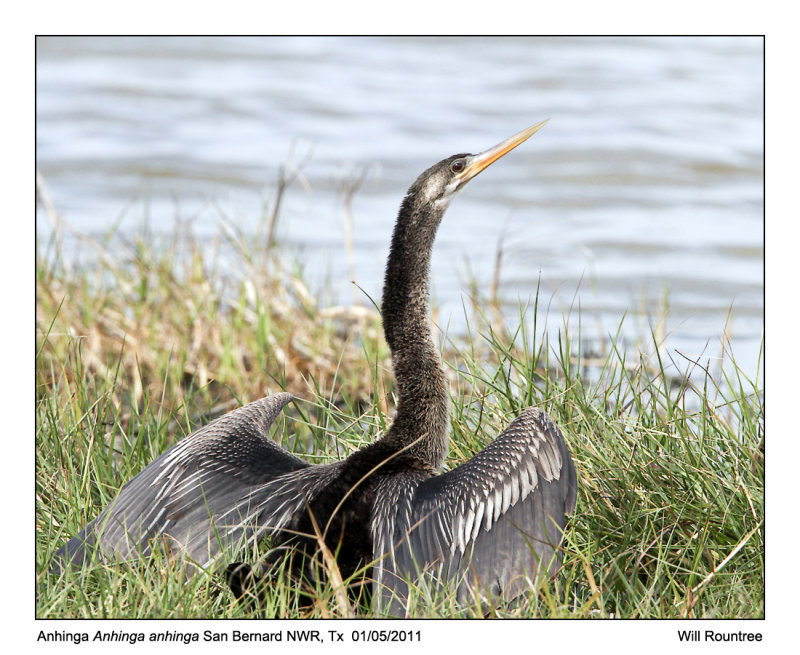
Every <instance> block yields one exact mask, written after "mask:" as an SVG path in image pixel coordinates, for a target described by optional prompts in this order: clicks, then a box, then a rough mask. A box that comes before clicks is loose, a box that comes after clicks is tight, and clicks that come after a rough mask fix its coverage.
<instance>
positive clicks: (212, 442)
mask: <svg viewBox="0 0 800 655" xmlns="http://www.w3.org/2000/svg"><path fill="white" fill-rule="evenodd" d="M291 399H292V396H291V395H290V394H288V393H280V394H275V395H272V396H267V397H266V398H262V399H261V400H257V401H255V402H253V403H250V404H248V405H245V406H244V407H240V408H239V409H236V410H234V411H232V412H230V413H228V414H226V415H225V416H223V417H221V418H219V419H217V420H215V421H212V422H211V423H209V424H208V425H206V426H204V427H203V428H201V429H200V430H198V431H197V432H195V433H193V434H192V435H190V436H188V437H186V438H185V439H184V440H182V441H181V442H179V443H178V444H176V445H175V446H173V447H172V448H171V449H169V450H168V451H166V452H165V453H163V454H162V455H161V456H160V457H158V458H157V459H156V460H155V461H153V462H152V463H151V464H150V465H148V466H147V467H146V468H145V469H144V470H143V471H142V472H141V473H139V474H138V475H137V476H136V477H134V478H133V479H132V480H130V481H129V482H128V483H127V484H125V486H123V487H122V489H121V490H120V493H119V495H118V496H117V497H116V499H114V501H112V502H111V503H110V504H109V505H108V507H106V508H105V509H104V510H103V511H102V512H101V513H100V515H99V516H98V517H97V518H96V519H95V520H94V521H92V522H91V523H89V524H88V525H87V526H86V527H85V528H84V529H83V530H82V531H81V532H80V533H79V534H78V535H77V536H76V537H74V538H73V539H71V540H70V541H69V542H68V543H67V544H65V545H64V546H63V547H62V548H61V549H60V550H59V551H58V552H57V553H56V555H55V557H54V560H53V564H52V566H53V568H54V569H56V570H58V569H60V568H61V567H62V566H63V565H64V564H66V563H67V562H71V563H73V564H74V565H80V564H82V563H83V562H84V561H85V560H86V558H87V557H88V556H89V554H90V553H91V551H93V550H94V549H95V548H96V547H97V548H98V549H99V551H100V554H101V555H102V556H104V557H114V558H117V559H130V558H132V557H137V556H140V555H147V554H149V553H150V552H151V541H152V540H153V539H156V538H161V537H163V538H164V539H165V540H166V541H167V543H168V546H169V548H170V550H171V552H176V553H179V554H181V555H183V556H187V557H188V558H190V559H192V560H194V561H195V562H197V563H198V564H201V565H205V564H207V563H208V562H209V561H210V560H211V559H212V558H213V557H214V556H215V555H216V554H217V553H218V552H219V551H220V549H221V548H222V547H223V546H224V544H225V543H226V542H228V541H230V540H232V539H239V538H242V537H244V538H249V537H251V536H252V535H254V534H255V530H254V529H253V528H252V527H247V526H245V525H244V522H245V521H246V520H247V519H248V518H250V517H251V516H252V513H253V512H252V507H253V506H257V505H259V504H260V505H261V507H260V509H259V512H262V513H263V512H264V511H265V510H264V507H263V505H264V503H265V501H264V495H265V494H268V493H269V490H268V489H265V487H267V486H268V485H269V483H270V482H271V481H272V482H274V481H275V480H279V479H282V477H283V478H285V477H286V476H287V475H289V476H291V474H293V473H295V472H298V471H302V470H303V469H305V468H306V467H308V466H309V464H308V463H307V462H304V461H303V460H301V459H299V458H297V457H295V456H294V455H292V454H290V453H288V452H287V451H286V450H284V449H282V448H280V447H279V446H278V445H277V444H275V443H274V442H273V441H272V440H271V439H269V428H270V426H271V424H272V423H273V421H274V420H275V418H276V417H277V415H278V414H279V413H280V412H281V410H282V409H283V407H284V406H286V404H287V403H289V401H291ZM282 484H284V485H288V486H292V483H291V482H290V481H287V480H283V482H282ZM278 498H282V496H281V495H280V494H279V495H278ZM286 509H290V508H286ZM268 513H269V512H268ZM272 518H274V517H272ZM284 520H285V518H284ZM261 532H263V530H262V531H261Z"/></svg>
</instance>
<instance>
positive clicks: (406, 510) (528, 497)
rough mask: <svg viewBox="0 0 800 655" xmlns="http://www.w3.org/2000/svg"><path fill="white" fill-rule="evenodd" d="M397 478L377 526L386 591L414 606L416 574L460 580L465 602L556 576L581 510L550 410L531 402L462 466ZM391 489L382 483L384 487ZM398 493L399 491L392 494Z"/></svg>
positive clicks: (388, 605) (394, 605)
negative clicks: (411, 583)
mask: <svg viewBox="0 0 800 655" xmlns="http://www.w3.org/2000/svg"><path fill="white" fill-rule="evenodd" d="M401 480H402V481H401V482H400V483H398V481H397V479H395V480H393V483H392V487H393V491H392V492H391V493H390V494H388V495H386V496H384V495H381V494H380V493H379V495H378V498H380V503H381V504H382V505H384V504H386V503H387V502H388V504H387V506H386V507H382V508H381V510H380V511H376V514H375V519H374V523H373V534H374V535H375V540H374V543H375V558H376V562H377V563H376V576H375V578H376V585H377V594H376V596H377V598H378V602H379V604H380V605H381V607H382V608H383V609H384V610H386V611H388V612H389V613H390V614H402V613H404V611H405V609H404V604H405V601H406V600H407V594H408V586H407V583H406V580H420V579H424V578H425V577H426V576H430V578H431V579H432V580H434V581H436V583H445V582H449V583H453V581H455V584H457V586H458V598H459V600H460V601H462V602H469V601H470V600H471V599H474V598H477V599H479V600H482V601H483V600H488V599H490V598H505V599H513V598H515V597H517V596H518V595H519V594H520V593H522V591H523V590H524V589H525V588H527V587H528V585H529V584H530V581H531V580H534V579H536V577H537V576H539V575H541V574H542V573H543V572H547V573H548V574H550V575H552V574H554V573H555V572H556V571H557V570H558V568H559V566H560V564H561V556H560V553H559V548H560V544H561V540H562V532H563V528H564V524H565V515H567V514H571V513H572V511H573V510H574V508H575V501H576V490H577V480H576V474H575V467H574V465H573V463H572V459H571V457H570V455H569V451H568V450H567V447H566V445H565V443H564V439H563V437H562V436H561V433H560V432H559V430H558V428H557V427H556V425H555V423H553V421H552V419H550V417H549V416H547V414H545V413H544V412H542V411H540V410H538V409H536V408H532V407H531V408H528V409H526V410H524V411H523V413H522V414H521V415H520V416H519V417H518V418H517V419H516V420H514V421H513V422H512V423H511V425H509V426H508V428H506V430H504V431H503V433H502V434H501V435H500V436H499V437H497V439H495V440H494V441H493V442H492V443H491V444H489V445H488V446H487V447H486V448H485V449H484V450H482V451H481V452H480V453H478V454H477V455H476V456H475V457H473V458H472V459H471V460H469V461H468V462H466V463H464V464H462V465H461V466H459V467H457V468H455V469H453V470H452V471H448V472H447V473H443V474H442V475H438V476H435V477H429V478H427V479H422V478H421V477H419V476H418V475H414V474H408V475H405V476H402V477H401ZM381 491H382V490H381ZM392 495H393V497H391V498H390V497H389V496H392Z"/></svg>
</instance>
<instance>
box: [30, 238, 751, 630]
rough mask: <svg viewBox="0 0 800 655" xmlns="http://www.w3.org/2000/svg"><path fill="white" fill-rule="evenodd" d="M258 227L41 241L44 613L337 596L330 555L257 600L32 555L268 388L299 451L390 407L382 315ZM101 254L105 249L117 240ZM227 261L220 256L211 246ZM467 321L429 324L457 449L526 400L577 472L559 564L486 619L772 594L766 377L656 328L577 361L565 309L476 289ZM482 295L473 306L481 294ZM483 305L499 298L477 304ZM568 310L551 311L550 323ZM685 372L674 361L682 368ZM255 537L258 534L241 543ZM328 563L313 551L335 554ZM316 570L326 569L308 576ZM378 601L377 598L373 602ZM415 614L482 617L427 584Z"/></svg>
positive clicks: (340, 609)
mask: <svg viewBox="0 0 800 655" xmlns="http://www.w3.org/2000/svg"><path fill="white" fill-rule="evenodd" d="M263 236H264V235H260V234H256V235H250V236H248V237H247V238H245V237H244V236H242V235H239V234H237V233H235V232H233V231H231V230H228V231H227V232H224V233H223V234H221V235H220V237H218V238H217V239H216V240H215V241H214V242H213V243H212V244H210V245H209V244H204V245H202V246H201V245H200V244H199V243H198V242H197V241H196V240H195V239H194V238H193V237H192V235H191V233H190V232H189V231H188V230H186V229H185V228H181V229H176V231H175V232H174V234H172V235H170V236H169V237H166V238H162V239H161V240H158V239H156V238H154V237H151V238H147V239H145V238H142V239H139V240H137V241H136V242H135V243H133V244H130V243H129V244H127V245H125V242H124V240H122V239H121V238H119V237H118V236H116V235H113V234H111V235H109V236H108V237H107V238H106V239H105V240H104V241H103V242H100V243H96V242H90V241H88V240H84V241H85V242H86V243H88V244H89V245H91V246H92V247H93V248H94V249H95V252H96V253H98V254H99V256H98V257H96V259H95V263H94V264H92V265H89V266H82V267H77V266H72V265H70V264H69V263H68V262H67V261H66V258H65V256H64V254H63V246H62V244H61V243H60V242H59V241H58V239H57V238H56V237H54V238H53V239H52V240H51V241H47V242H43V243H40V244H39V249H38V252H37V265H36V280H37V319H36V320H37V358H36V412H37V422H36V453H37V456H36V457H37V462H36V465H37V491H36V494H37V495H36V544H37V549H36V562H37V573H38V576H37V581H38V584H37V605H36V612H37V616H38V617H41V618H67V617H95V618H100V617H120V618H121V617H124V618H145V617H147V618H160V617H185V618H217V617H218V618H225V617H231V618H233V617H236V618H243V617H251V616H265V615H266V616H280V617H295V616H312V617H337V616H352V615H354V614H356V613H358V612H361V613H362V614H363V613H364V612H365V611H366V610H364V609H363V608H358V607H355V606H353V605H352V604H351V603H350V602H349V601H348V600H347V598H346V597H343V596H342V594H341V591H340V590H339V589H337V588H336V584H335V583H333V582H331V580H335V579H336V578H335V575H331V577H330V579H329V580H328V581H327V582H325V581H324V580H323V582H321V583H319V584H318V586H317V587H316V588H315V589H311V590H307V591H308V592H309V593H310V595H311V597H312V598H314V603H313V606H312V607H310V608H309V607H302V606H299V605H298V597H297V595H296V594H295V593H294V591H293V589H292V587H291V585H290V584H287V583H279V584H275V585H273V586H271V587H269V588H268V589H266V590H265V596H264V598H263V604H262V606H261V607H260V608H259V609H256V610H253V609H251V608H248V606H247V605H246V604H244V603H241V602H234V599H233V597H232V595H231V593H230V592H229V591H228V589H227V587H226V585H225V584H224V581H223V579H222V576H221V575H214V574H209V575H202V574H201V575H195V576H193V577H192V578H191V579H190V580H189V581H188V582H186V581H184V579H183V577H182V576H181V573H180V571H179V570H178V569H179V568H180V567H179V565H178V564H177V563H175V562H172V561H169V560H167V559H165V558H161V557H158V556H154V557H153V558H151V559H150V560H149V561H147V562H146V563H144V564H142V565H139V566H131V565H128V564H124V563H110V564H98V565H96V566H92V567H89V568H88V569H86V570H84V571H81V572H68V573H65V574H62V575H61V576H53V575H48V574H46V573H45V572H44V571H45V570H46V567H47V564H48V562H49V561H50V558H51V557H52V554H53V553H54V552H55V550H56V549H57V548H58V547H59V546H60V545H61V544H62V543H63V542H64V541H65V540H66V539H68V538H69V537H70V536H72V535H74V534H75V533H76V532H78V531H79V530H80V529H81V528H82V527H83V526H84V525H85V524H86V522H87V521H89V520H91V519H92V518H94V517H95V516H96V515H97V514H98V513H99V512H100V510H101V509H102V508H103V507H104V506H105V505H106V504H107V503H108V502H109V501H111V500H112V499H113V498H114V496H115V494H116V493H117V491H118V490H119V488H120V487H121V486H122V484H123V483H124V482H125V481H127V480H129V479H130V478H131V477H132V476H134V475H135V474H136V473H137V472H138V471H140V470H141V469H142V468H143V467H144V466H146V465H147V464H148V463H149V462H150V461H152V460H153V459H154V458H155V457H156V456H157V455H158V454H159V453H161V452H162V451H163V450H165V449H166V448H167V447H168V446H169V445H171V444H173V443H174V442H175V441H176V440H178V439H180V438H182V437H184V436H186V435H187V434H189V433H190V432H192V431H193V430H195V429H197V428H198V427H200V426H201V425H203V424H204V423H205V422H207V421H208V420H210V419H211V418H213V417H215V416H217V415H219V414H221V413H224V412H226V411H229V410H230V409H232V408H233V407H236V406H238V405H240V404H243V403H245V402H248V401H251V400H255V399H257V398H259V397H261V396H263V395H265V394H267V393H270V392H274V391H277V390H280V389H286V390H289V391H291V392H293V393H294V394H295V395H296V396H297V397H298V400H297V401H296V402H294V403H293V404H292V405H290V406H289V407H287V408H286V411H285V413H284V415H283V417H282V418H281V419H279V420H278V421H277V422H276V426H275V427H274V428H273V437H274V438H275V439H276V440H277V441H279V442H280V443H282V444H283V445H284V446H285V447H286V448H289V449H290V450H293V451H295V452H298V453H301V454H302V455H303V456H305V457H307V458H308V459H309V460H310V461H313V462H326V461H332V460H335V459H339V458H342V457H345V456H347V455H348V454H349V453H351V452H353V451H354V450H355V449H357V448H359V447H360V446H361V445H363V444H365V443H368V442H370V441H372V440H373V439H375V438H376V436H377V435H378V434H379V433H380V432H381V431H382V430H384V429H385V427H386V425H387V423H388V422H389V421H390V418H389V417H390V410H391V408H392V407H393V406H394V400H393V396H392V378H391V374H390V359H389V352H388V349H387V347H386V345H385V343H384V341H383V336H382V332H381V327H380V320H379V316H378V315H377V313H376V312H374V311H371V310H366V309H363V308H344V309H340V310H331V309H326V308H325V307H324V306H323V304H322V303H320V302H319V301H318V300H317V299H316V298H315V295H314V294H313V293H311V292H310V291H309V290H308V288H307V287H306V285H305V284H304V282H303V279H302V272H301V271H299V270H297V269H296V267H291V266H287V265H286V264H285V263H284V262H282V261H281V260H280V259H279V258H278V257H277V256H276V255H275V251H274V249H271V248H269V247H266V246H264V247H259V246H258V245H250V244H259V243H266V242H267V239H264V238H263ZM112 253H113V256H112ZM222 261H234V262H236V268H235V269H234V270H233V271H231V270H227V269H223V267H222V265H221V263H220V262H222ZM473 309H474V311H473V312H472V317H471V319H470V326H469V328H468V331H467V335H466V336H460V335H459V336H458V337H457V338H456V337H452V338H450V337H448V338H446V339H444V345H443V357H444V359H445V362H446V363H447V365H448V366H449V370H450V378H451V389H452V393H451V395H452V412H451V414H452V437H451V447H450V457H449V459H448V462H447V465H448V466H450V467H452V466H455V465H457V464H458V463H460V462H462V461H464V460H465V459H468V458H469V457H471V456H472V455H473V454H475V453H476V452H477V451H479V450H480V449H481V448H483V447H484V446H485V445H486V444H487V443H488V442H489V441H490V440H491V439H492V438H493V437H494V436H495V435H497V434H499V432H500V431H501V430H502V429H503V428H504V427H505V426H506V425H507V424H508V423H509V422H510V421H511V420H512V419H513V418H514V417H515V416H516V414H517V413H518V412H519V411H520V409H521V408H522V407H524V406H527V405H536V406H538V407H541V408H542V409H544V410H546V411H547V412H549V413H550V414H551V415H552V416H553V418H554V419H555V420H556V422H557V423H558V424H559V426H560V427H561V429H562V431H563V433H564V436H565V438H566V440H567V443H568V444H569V447H570V450H571V452H572V454H573V458H574V460H575V463H576V468H577V470H578V484H579V495H578V506H577V511H576V513H575V515H574V516H573V517H572V518H571V519H570V521H569V523H568V526H567V531H566V542H565V557H564V566H563V569H562V571H561V573H560V574H559V575H558V576H557V577H556V578H555V579H553V580H546V581H543V582H541V583H540V584H539V585H538V586H537V587H536V588H535V589H531V591H530V593H528V594H527V595H525V596H524V597H523V598H521V599H520V600H519V601H518V602H517V603H515V604H514V605H511V606H508V607H499V608H497V609H496V610H494V612H493V613H492V616H499V617H570V618H584V617H612V616H613V617H626V618H628V617H637V618H639V617H641V618H683V617H715V618H726V617H738V618H755V617H761V616H763V612H764V507H763V490H764V477H763V450H762V449H763V392H762V390H761V389H760V387H759V382H758V380H759V377H760V376H758V375H755V376H754V377H752V378H749V377H747V376H746V375H745V372H743V371H741V370H739V368H738V367H737V366H736V363H735V361H734V360H733V358H732V356H730V353H728V352H727V351H726V352H725V355H726V358H727V361H726V362H725V365H724V366H721V367H719V368H718V369H715V372H711V371H709V370H704V369H702V368H701V364H702V363H697V364H696V365H694V366H693V367H691V368H694V370H693V373H692V376H691V378H689V377H688V376H687V375H686V374H685V373H686V371H684V372H683V373H681V374H679V373H676V371H675V369H674V367H669V366H667V364H668V362H665V361H664V360H663V355H662V354H660V353H662V352H663V349H661V348H660V347H659V346H660V345H661V344H659V343H657V338H656V337H655V336H653V337H652V341H653V343H652V345H651V346H650V347H649V348H647V352H644V353H639V352H635V353H634V352H629V351H625V350H624V349H622V348H621V347H619V346H618V343H619V341H620V340H619V339H618V338H615V337H614V336H613V335H612V336H610V337H609V338H608V339H607V342H606V344H605V352H604V353H603V354H601V355H599V356H598V355H593V356H592V357H591V358H588V357H585V356H584V355H583V353H582V352H581V349H582V348H583V346H582V340H581V337H580V335H571V334H570V333H569V331H568V330H567V329H566V328H564V329H562V330H561V331H560V333H559V335H558V338H557V339H555V340H553V341H548V339H547V337H546V333H545V331H544V329H543V328H542V325H543V324H544V319H545V318H548V320H550V321H552V320H554V319H556V318H557V317H554V316H550V317H545V316H543V315H542V310H541V309H540V308H538V307H536V306H533V307H530V308H528V309H527V310H525V309H524V308H523V309H521V311H520V318H519V321H518V323H517V324H516V325H514V326H513V327H512V328H509V327H507V326H505V325H504V324H503V322H502V320H501V319H499V318H497V316H498V313H497V312H496V311H493V303H492V302H489V301H486V302H476V306H475V307H474V308H473ZM482 311H485V312H486V314H484V313H482ZM486 316H493V317H494V318H492V319H488V318H486ZM558 320H560V319H558ZM687 368H688V365H687ZM252 556H253V557H256V553H252ZM334 569H335V567H333V569H332V568H331V567H329V568H328V570H329V571H330V572H331V573H335V570H334ZM323 577H324V576H323ZM366 615H367V616H369V615H370V614H369V611H366ZM412 615H414V616H418V617H448V616H482V612H481V610H480V608H477V607H466V608H465V607H459V606H458V605H457V604H456V602H455V599H454V594H453V593H452V592H451V591H449V590H441V589H438V590H436V589H433V590H432V589H428V588H426V587H425V585H424V584H422V585H420V588H419V589H418V590H416V591H415V592H414V594H413V596H412Z"/></svg>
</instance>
